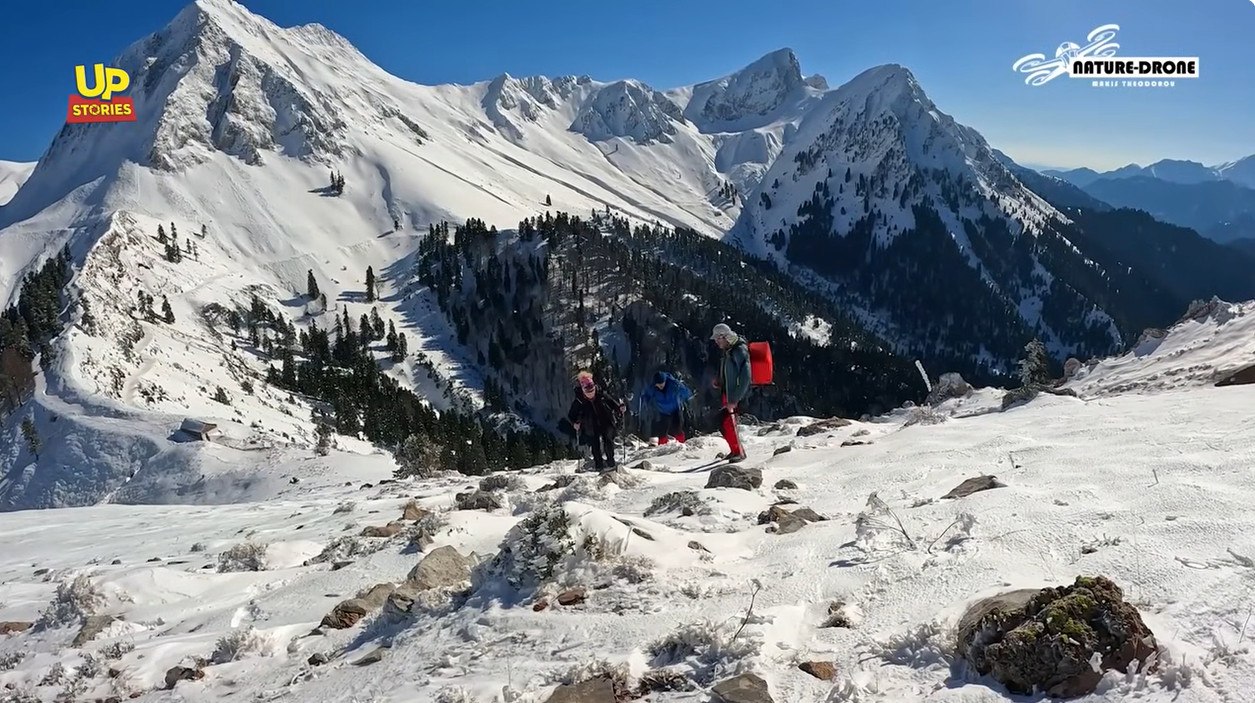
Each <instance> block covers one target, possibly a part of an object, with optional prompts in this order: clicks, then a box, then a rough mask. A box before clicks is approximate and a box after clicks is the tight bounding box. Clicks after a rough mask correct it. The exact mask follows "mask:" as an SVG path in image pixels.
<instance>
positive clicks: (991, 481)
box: [941, 476, 1007, 499]
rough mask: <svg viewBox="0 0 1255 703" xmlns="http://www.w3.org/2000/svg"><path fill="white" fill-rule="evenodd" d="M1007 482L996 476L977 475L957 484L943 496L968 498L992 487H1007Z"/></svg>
mask: <svg viewBox="0 0 1255 703" xmlns="http://www.w3.org/2000/svg"><path fill="white" fill-rule="evenodd" d="M1006 487H1007V484H1005V483H1002V482H1001V481H999V480H998V479H997V477H995V476H976V477H974V478H969V479H967V480H966V481H964V482H963V483H960V484H959V485H957V486H955V487H954V488H953V489H952V490H951V491H950V492H949V493H947V494H945V495H943V496H941V497H942V498H943V499H945V498H966V497H968V496H970V495H972V494H973V493H976V492H978V491H987V490H989V489H991V488H1006Z"/></svg>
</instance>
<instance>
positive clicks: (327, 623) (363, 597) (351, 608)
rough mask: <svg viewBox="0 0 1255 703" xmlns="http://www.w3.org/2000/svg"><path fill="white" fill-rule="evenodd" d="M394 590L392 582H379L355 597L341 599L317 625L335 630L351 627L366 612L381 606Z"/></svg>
mask: <svg viewBox="0 0 1255 703" xmlns="http://www.w3.org/2000/svg"><path fill="white" fill-rule="evenodd" d="M395 590H396V586H394V585H393V584H390V583H381V584H377V585H375V586H373V587H371V588H370V589H368V590H365V591H362V592H361V593H358V594H357V596H356V597H354V598H350V599H348V600H346V601H341V602H340V604H339V605H337V606H336V607H335V608H332V610H331V612H330V613H328V614H327V615H326V616H325V617H323V619H322V622H321V623H320V624H319V626H320V627H330V628H332V629H335V630H344V629H348V628H350V627H353V626H354V625H356V624H357V622H358V621H359V620H361V619H362V618H364V617H366V615H367V614H369V613H371V612H373V611H375V610H376V609H378V608H379V607H380V606H382V605H383V604H384V601H385V600H387V599H388V596H390V595H391V594H392V592H393V591H395Z"/></svg>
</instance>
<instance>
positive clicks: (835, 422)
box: [797, 417, 850, 437]
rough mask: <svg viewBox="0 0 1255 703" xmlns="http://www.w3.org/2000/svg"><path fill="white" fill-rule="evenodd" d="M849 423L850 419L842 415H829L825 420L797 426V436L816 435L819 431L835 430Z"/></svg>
mask: <svg viewBox="0 0 1255 703" xmlns="http://www.w3.org/2000/svg"><path fill="white" fill-rule="evenodd" d="M849 424H850V421H849V420H847V419H845V418H844V417H830V418H828V419H827V420H820V421H819V422H812V423H811V424H809V425H806V426H804V427H799V428H797V436H798V437H810V436H811V435H817V434H820V433H821V432H827V431H828V430H835V429H838V428H841V427H845V426H847V425H849Z"/></svg>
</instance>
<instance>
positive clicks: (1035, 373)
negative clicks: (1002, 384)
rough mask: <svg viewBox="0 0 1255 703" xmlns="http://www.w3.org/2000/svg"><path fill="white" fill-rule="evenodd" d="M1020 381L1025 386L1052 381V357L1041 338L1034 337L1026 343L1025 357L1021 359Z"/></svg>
mask: <svg viewBox="0 0 1255 703" xmlns="http://www.w3.org/2000/svg"><path fill="white" fill-rule="evenodd" d="M1019 366H1020V383H1022V384H1024V385H1025V386H1034V385H1042V384H1045V383H1047V382H1049V381H1050V357H1049V356H1047V354H1046V347H1045V345H1044V344H1042V343H1041V340H1040V339H1037V338H1036V337H1034V338H1033V340H1032V341H1030V342H1029V343H1028V344H1025V345H1024V358H1023V359H1021V360H1020V364H1019Z"/></svg>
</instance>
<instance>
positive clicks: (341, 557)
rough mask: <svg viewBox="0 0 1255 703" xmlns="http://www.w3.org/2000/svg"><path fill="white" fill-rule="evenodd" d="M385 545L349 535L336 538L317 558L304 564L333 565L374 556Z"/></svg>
mask: <svg viewBox="0 0 1255 703" xmlns="http://www.w3.org/2000/svg"><path fill="white" fill-rule="evenodd" d="M386 545H387V542H383V541H380V540H368V539H362V538H360V537H355V536H351V535H345V536H342V537H336V538H335V539H333V540H331V542H330V543H328V544H327V546H325V547H323V548H322V551H321V552H319V553H318V556H316V557H314V558H312V559H310V560H309V561H308V562H306V564H323V563H327V562H330V563H332V564H334V563H336V562H339V561H348V560H349V559H351V558H353V557H357V556H365V555H368V554H374V553H375V552H377V551H379V550H381V549H383V548H384V546H386Z"/></svg>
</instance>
